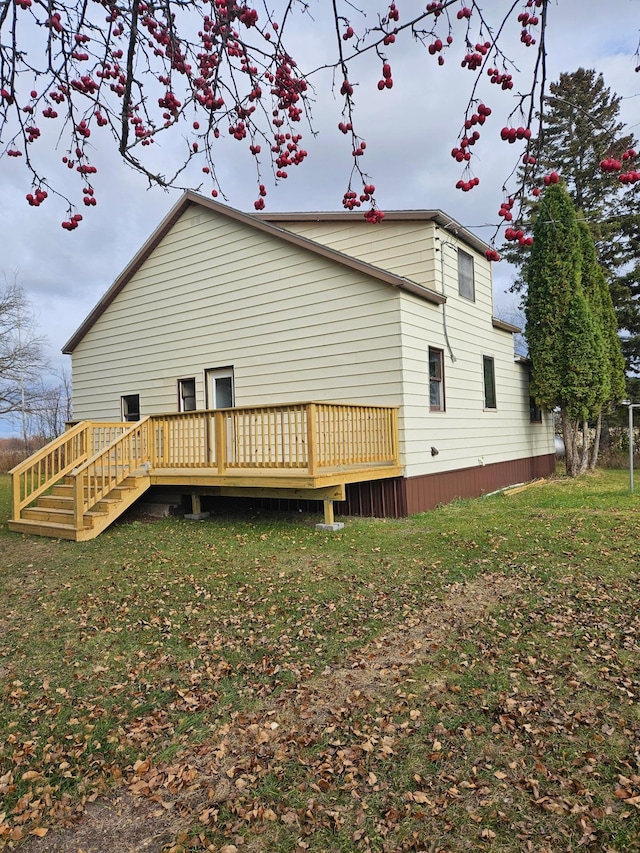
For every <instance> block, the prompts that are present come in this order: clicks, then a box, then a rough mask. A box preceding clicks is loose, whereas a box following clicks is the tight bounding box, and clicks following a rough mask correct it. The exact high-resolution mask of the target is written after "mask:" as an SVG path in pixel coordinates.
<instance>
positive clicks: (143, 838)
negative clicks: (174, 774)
mask: <svg viewBox="0 0 640 853" xmlns="http://www.w3.org/2000/svg"><path fill="white" fill-rule="evenodd" d="M181 826H182V822H181V821H180V819H179V818H176V817H175V816H174V815H173V813H172V810H167V809H165V808H164V807H163V806H162V805H161V804H159V803H157V802H153V801H151V800H147V799H145V798H143V797H136V796H134V795H133V794H130V793H129V792H128V791H121V792H119V793H118V795H117V796H114V797H112V798H111V799H109V800H103V801H101V802H97V803H90V804H89V805H88V806H87V808H86V812H85V815H84V817H83V819H82V821H81V822H80V823H79V824H77V826H73V827H69V828H66V829H60V830H57V831H55V832H51V833H49V835H47V836H45V837H44V838H42V839H40V838H30V839H29V840H28V841H27V842H26V843H25V844H23V846H22V847H21V848H20V849H21V850H23V851H25V853H156V851H158V850H162V848H163V847H166V846H167V845H168V844H170V843H171V841H172V840H173V839H174V838H175V837H176V834H177V833H178V832H179V831H180V829H181Z"/></svg>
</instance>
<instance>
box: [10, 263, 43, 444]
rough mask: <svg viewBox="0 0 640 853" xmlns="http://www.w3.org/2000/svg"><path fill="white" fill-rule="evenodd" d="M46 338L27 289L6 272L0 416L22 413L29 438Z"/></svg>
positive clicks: (23, 428)
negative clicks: (40, 332)
mask: <svg viewBox="0 0 640 853" xmlns="http://www.w3.org/2000/svg"><path fill="white" fill-rule="evenodd" d="M43 345H44V342H43V339H42V338H41V337H39V336H38V335H37V334H36V324H35V319H34V316H33V312H32V310H31V306H30V304H29V300H28V298H27V296H26V294H25V291H24V289H23V288H22V287H21V286H20V284H18V282H17V280H16V278H15V277H14V280H13V282H11V283H9V282H8V280H7V278H6V276H5V280H4V288H3V289H2V290H0V417H2V416H5V415H13V414H15V413H19V414H20V415H21V417H22V432H23V437H24V438H25V442H26V440H27V434H28V429H27V419H28V417H29V415H30V414H31V413H32V412H33V411H35V409H36V407H37V405H38V401H39V393H38V385H39V384H40V383H41V377H42V372H43V370H44V367H45V359H44V352H43Z"/></svg>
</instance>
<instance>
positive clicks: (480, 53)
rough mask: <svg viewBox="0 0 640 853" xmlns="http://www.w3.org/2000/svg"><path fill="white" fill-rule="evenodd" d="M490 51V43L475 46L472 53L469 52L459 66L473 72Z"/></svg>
mask: <svg viewBox="0 0 640 853" xmlns="http://www.w3.org/2000/svg"><path fill="white" fill-rule="evenodd" d="M490 50H491V42H490V41H485V42H484V43H483V44H480V43H479V42H478V44H476V46H475V50H474V51H469V52H468V53H467V54H466V56H465V58H464V59H463V60H462V62H461V63H460V65H461V66H462V67H463V68H468V69H469V71H475V70H476V68H479V67H480V66H481V65H482V60H483V59H484V57H485V56H486V55H487V53H489V51H490Z"/></svg>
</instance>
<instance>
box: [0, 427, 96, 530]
mask: <svg viewBox="0 0 640 853" xmlns="http://www.w3.org/2000/svg"><path fill="white" fill-rule="evenodd" d="M90 428H91V421H80V423H78V424H76V425H75V426H74V427H71V429H68V430H66V432H63V433H62V434H61V435H59V436H58V437H57V438H54V439H53V441H50V442H49V443H48V444H45V446H44V447H41V448H40V449H39V450H36V452H35V453H32V454H31V455H30V456H28V457H27V458H26V459H23V460H22V462H19V463H18V464H17V465H15V466H14V467H13V468H12V469H11V470H10V471H9V475H10V477H11V507H12V516H11V517H12V519H13V520H14V521H18V520H19V519H20V512H21V511H22V510H23V509H24V507H25V506H27V505H28V504H30V503H31V502H32V501H34V500H35V499H36V498H37V497H39V496H40V495H41V494H43V492H46V490H47V489H49V488H50V487H51V486H53V485H54V483H56V482H57V481H58V480H60V479H61V478H62V477H64V476H65V475H66V474H68V473H69V472H70V471H72V470H73V468H75V467H76V466H77V465H78V462H81V461H83V459H86V456H87V453H88V452H89V451H88V441H87V434H88V432H89V429H90ZM82 433H84V434H85V435H84V440H83V441H80V442H79V446H80V448H81V449H80V451H79V453H77V454H76V455H74V456H71V457H70V461H66V464H64V465H61V466H58V465H56V464H55V454H56V451H59V450H61V449H62V448H63V447H64V446H65V445H68V447H69V449H72V448H73V444H74V439H75V438H76V437H77V436H80V435H81V434H82ZM47 460H50V461H47ZM30 472H31V477H30V478H29V477H28V474H29V473H30ZM43 476H44V478H45V479H44V482H43V480H42V477H43ZM21 477H23V478H24V479H23V483H24V497H22V491H23V490H22V489H21V487H20V486H21V479H20V478H21ZM36 479H37V480H38V485H36V486H35V487H34V480H36ZM29 480H30V481H31V482H29Z"/></svg>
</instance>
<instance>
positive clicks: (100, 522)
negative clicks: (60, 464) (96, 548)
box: [8, 469, 151, 542]
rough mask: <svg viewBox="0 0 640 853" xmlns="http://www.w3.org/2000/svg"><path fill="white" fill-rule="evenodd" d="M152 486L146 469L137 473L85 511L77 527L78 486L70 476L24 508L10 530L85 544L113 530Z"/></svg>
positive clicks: (9, 524)
mask: <svg viewBox="0 0 640 853" xmlns="http://www.w3.org/2000/svg"><path fill="white" fill-rule="evenodd" d="M150 485H151V478H150V477H149V475H148V473H147V472H146V470H145V469H142V470H141V471H135V472H133V474H130V475H129V476H128V477H126V478H125V479H124V480H123V481H122V482H121V483H120V484H119V485H118V486H116V487H114V488H113V489H111V491H109V492H108V493H107V494H106V495H105V496H104V497H103V498H101V499H100V500H99V501H98V502H97V503H95V504H94V505H93V506H92V507H91V509H90V510H87V511H86V512H84V513H83V514H82V525H81V526H76V524H75V520H74V518H75V512H74V485H73V482H72V480H71V478H70V477H64V478H63V479H62V480H61V481H60V482H59V483H56V485H54V486H52V487H51V490H50V492H49V493H48V494H46V495H40V497H39V498H37V500H36V501H35V503H34V504H31V505H29V506H27V507H25V508H24V509H22V510H21V512H20V518H19V519H18V520H11V521H9V523H8V526H9V530H13V531H14V532H16V533H30V534H32V535H36V536H50V537H54V538H56V539H73V540H75V541H76V542H84V541H86V540H87V539H93V538H95V537H96V536H98V535H99V534H100V533H102V531H103V530H104V529H105V528H107V527H109V525H110V524H112V523H113V522H114V521H115V520H116V518H118V516H120V515H122V513H123V512H124V511H125V510H126V509H128V507H130V506H131V505H132V504H133V503H135V501H137V500H138V498H139V497H140V496H141V495H142V494H144V492H146V490H147V489H148V488H149V486H150Z"/></svg>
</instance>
